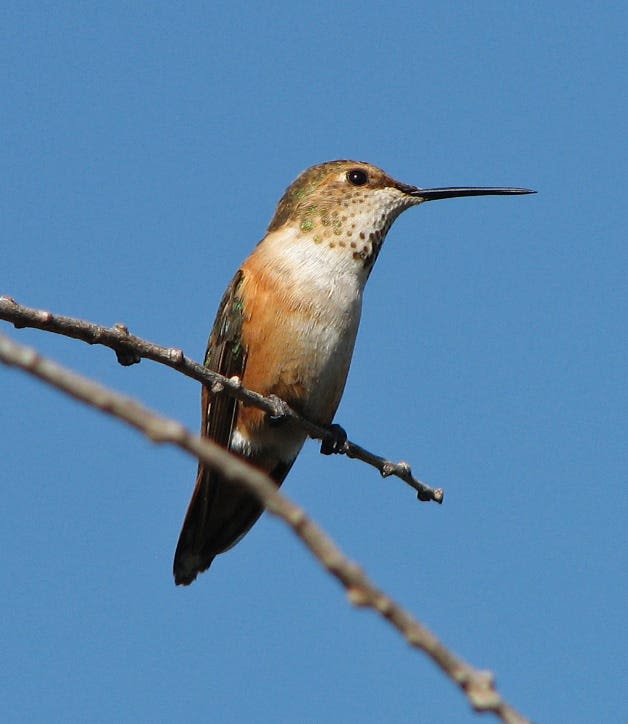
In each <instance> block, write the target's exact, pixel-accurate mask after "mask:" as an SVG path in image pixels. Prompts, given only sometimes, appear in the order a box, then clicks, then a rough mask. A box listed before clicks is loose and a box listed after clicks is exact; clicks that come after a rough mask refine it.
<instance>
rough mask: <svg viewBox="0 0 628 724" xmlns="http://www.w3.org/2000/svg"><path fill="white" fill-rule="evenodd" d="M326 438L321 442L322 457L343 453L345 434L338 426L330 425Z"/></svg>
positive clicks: (345, 440)
mask: <svg viewBox="0 0 628 724" xmlns="http://www.w3.org/2000/svg"><path fill="white" fill-rule="evenodd" d="M328 430H329V434H328V436H327V437H326V438H325V439H324V440H323V441H322V442H321V453H322V454H323V455H336V454H340V453H343V452H344V446H345V443H346V442H347V433H346V432H345V429H344V428H343V427H340V425H336V424H333V425H330V426H329V428H328Z"/></svg>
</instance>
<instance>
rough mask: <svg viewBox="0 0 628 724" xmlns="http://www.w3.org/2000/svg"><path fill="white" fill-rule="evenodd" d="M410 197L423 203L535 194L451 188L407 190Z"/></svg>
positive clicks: (491, 188) (490, 188)
mask: <svg viewBox="0 0 628 724" xmlns="http://www.w3.org/2000/svg"><path fill="white" fill-rule="evenodd" d="M407 193H409V194H410V196H420V197H421V198H422V199H425V201H434V200H435V199H452V198H455V197H456V196H508V195H511V194H535V193H536V191H533V190H532V189H517V188H510V187H508V186H451V187H447V188H441V189H419V188H413V189H411V190H408V192H407Z"/></svg>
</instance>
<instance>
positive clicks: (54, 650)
mask: <svg viewBox="0 0 628 724" xmlns="http://www.w3.org/2000/svg"><path fill="white" fill-rule="evenodd" d="M626 16H627V13H626V10H625V6H623V5H622V4H621V3H602V4H599V5H591V4H590V3H579V2H575V3H574V2H558V3H551V4H549V5H548V4H547V3H523V4H522V3H503V2H482V3H475V4H471V3H447V2H444V3H431V2H430V3H424V2H413V3H395V2H392V3H382V4H379V3H370V4H367V5H366V7H365V4H364V3H352V2H349V3H330V2H327V1H326V0H324V1H323V2H320V3H318V4H315V5H311V4H308V5H306V4H302V5H301V4H299V3H281V2H279V3H275V5H274V6H270V5H268V4H266V3H265V4H261V3H260V4H257V3H241V4H235V3H224V4H222V3H177V4H174V3H172V4H170V3H102V4H100V5H99V6H97V5H95V4H92V3H44V2H37V3H21V2H20V3H5V4H4V5H3V7H2V10H0V33H1V34H2V38H1V43H0V47H1V49H2V50H1V53H2V58H1V59H0V60H1V62H2V67H3V73H2V75H3V80H2V89H1V101H0V102H1V104H2V121H1V133H2V152H1V153H2V159H1V166H2V173H1V174H0V179H1V184H2V208H1V209H0V212H1V218H2V232H1V234H2V237H1V247H2V248H1V256H0V293H5V294H11V295H13V296H14V297H15V298H16V299H17V300H18V301H20V302H22V303H24V304H28V305H32V306H38V307H44V308H49V309H51V310H53V311H55V312H58V313H61V314H68V315H74V316H79V317H84V318H86V319H90V320H93V321H96V322H100V323H102V324H106V325H109V324H113V323H114V322H119V321H123V322H126V323H127V324H128V325H129V327H130V329H131V330H132V331H133V332H134V333H136V334H138V335H141V336H144V337H147V338H149V339H152V340H155V341H158V342H160V343H162V344H165V345H172V346H178V347H182V348H183V349H184V350H185V351H186V353H188V354H190V355H191V356H193V357H196V358H197V359H200V358H201V356H202V354H203V351H204V347H205V341H206V337H207V334H208V331H209V329H210V326H211V323H212V321H213V316H214V312H215V309H216V307H217V305H218V301H219V299H220V296H221V294H222V292H223V290H224V288H225V286H226V284H227V282H228V280H229V279H230V278H231V275H232V273H233V272H234V270H235V269H236V268H237V266H238V264H239V263H240V262H241V260H242V259H243V258H244V257H245V256H246V255H247V253H248V252H249V250H250V249H251V248H252V246H253V245H254V243H255V242H256V241H257V240H258V239H260V238H261V236H262V235H263V234H264V231H265V228H266V225H267V224H268V222H269V220H270V218H271V216H272V214H273V210H274V206H275V204H276V202H277V200H278V199H279V197H280V195H281V193H282V192H283V190H284V188H285V187H286V186H287V185H288V184H289V183H290V182H291V181H292V180H293V179H294V177H295V176H296V175H297V174H298V173H299V172H300V171H301V170H302V169H303V168H305V167H307V166H309V165H311V164H313V163H317V162H321V161H324V160H329V159H334V158H357V159H363V160H368V161H370V162H372V163H375V164H377V165H379V166H381V167H383V168H384V169H385V170H386V171H388V172H389V173H390V174H392V175H393V176H395V177H397V178H399V179H401V180H403V181H405V182H408V183H413V184H418V185H423V186H429V185H432V186H436V185H450V184H480V185H501V184H503V185H521V186H530V187H533V188H537V189H538V190H539V194H538V195H537V196H533V197H524V198H513V199H505V198H486V199H466V200H462V199H461V200H452V201H443V202H438V203H434V204H428V205H426V206H424V207H422V208H420V209H414V210H411V211H409V212H408V213H407V214H405V215H404V216H403V217H402V218H401V219H400V220H399V221H398V222H397V223H396V224H395V226H394V228H393V229H392V231H391V233H390V234H389V237H388V240H387V242H386V246H385V249H384V251H383V253H382V255H381V256H380V260H379V261H378V264H377V266H376V268H375V271H374V273H373V276H372V279H371V281H370V283H369V287H368V289H367V293H366V298H365V310H364V316H363V322H362V327H361V331H360V335H359V339H358V344H357V349H356V353H355V358H354V363H353V367H352V370H351V374H350V378H349V383H348V387H347V390H346V394H345V396H344V400H343V403H342V406H341V408H340V410H339V414H338V421H339V422H341V423H342V424H343V425H344V426H345V427H346V428H347V430H348V431H349V433H350V436H351V438H352V439H354V440H355V441H357V442H359V443H361V444H363V445H365V446H367V447H369V448H371V449H373V450H375V451H378V452H381V453H383V454H386V455H389V456H391V457H393V458H395V459H407V460H409V461H410V462H411V463H412V464H413V467H414V470H415V472H416V474H417V475H419V476H421V477H422V478H424V479H425V480H427V481H429V482H430V483H432V484H433V485H438V486H442V487H444V488H445V489H446V499H445V504H444V505H443V506H442V507H438V506H436V505H433V504H419V503H417V502H416V500H415V498H414V495H413V493H412V491H411V490H410V489H408V488H406V487H405V486H404V485H403V484H402V483H401V482H400V481H397V480H396V479H389V480H382V479H380V478H379V476H378V475H377V473H376V472H375V471H373V470H371V469H369V468H367V467H365V466H364V465H361V464H359V463H356V462H351V461H348V460H345V459H343V458H334V459H330V458H323V457H322V456H320V455H319V454H318V445H317V444H314V443H308V445H307V446H306V449H305V450H304V452H303V454H302V456H301V457H300V459H299V461H298V463H297V465H296V466H295V468H294V470H293V472H292V474H291V476H290V477H289V479H288V481H287V483H286V485H285V492H286V494H288V495H289V496H291V497H292V498H294V499H295V500H297V501H298V502H299V503H300V504H302V505H303V506H305V508H306V509H307V510H308V511H309V512H310V513H311V514H312V515H313V516H314V517H315V519H316V520H318V521H319V522H320V523H321V524H322V525H323V526H324V528H325V529H326V530H328V531H329V532H330V533H331V534H332V535H333V536H334V537H335V539H336V540H337V541H338V542H339V543H340V545H341V546H342V547H343V549H344V550H345V551H346V552H347V553H348V554H349V555H350V556H351V557H352V558H353V559H356V560H358V561H359V562H360V563H361V564H362V565H363V566H364V568H365V570H366V571H367V573H368V574H369V575H371V576H372V577H373V578H374V579H375V580H376V581H377V582H378V583H379V584H380V585H381V586H382V587H383V588H385V589H386V590H387V591H389V592H390V593H391V594H392V595H393V596H394V597H395V598H397V599H398V600H399V601H400V602H402V604H403V605H404V606H406V607H407V608H408V609H410V610H411V611H413V612H414V613H415V614H416V615H417V616H419V617H420V618H421V619H422V620H423V621H424V622H426V623H427V624H428V625H429V626H430V627H431V628H432V629H433V630H434V631H436V632H437V633H438V635H439V636H440V637H441V638H442V639H443V640H444V642H445V643H447V644H448V645H449V646H451V647H452V648H453V649H454V650H455V651H456V652H458V653H459V654H460V655H462V656H463V657H464V658H466V659H467V660H469V661H470V662H472V663H473V664H474V665H476V666H479V667H483V668H484V667H485V668H490V669H492V670H494V671H495V672H496V674H497V680H498V684H499V688H500V691H502V692H503V694H504V695H505V696H506V697H507V699H508V700H509V701H511V702H512V703H513V704H514V705H515V706H516V707H517V708H519V709H520V710H521V711H523V712H525V713H526V714H527V715H528V716H530V717H533V718H535V719H536V720H537V721H539V722H541V721H543V722H550V721H551V722H559V721H560V722H587V723H588V722H592V721H600V722H602V721H604V722H615V721H619V720H620V719H621V718H622V717H623V716H626V709H625V704H626V695H625V684H626V647H627V643H628V642H627V640H626V610H625V602H626V592H627V585H626V576H625V570H626V537H625V527H626V512H627V511H626V507H627V506H626V493H625V490H626V469H627V462H628V461H627V460H626V454H625V453H626V449H625V431H626V403H627V399H626V397H627V395H626V379H625V377H626V375H625V362H626V355H625V352H626V346H625V345H626V311H627V310H626V296H627V292H626V263H627V261H628V260H627V258H626V232H625V194H626V188H627V178H626V144H625V132H626V126H625V124H626V117H625V111H626V106H625V90H626V85H625V67H626V66H625V62H626V61H625V47H622V46H623V45H624V41H625V32H626V20H627V17H626ZM0 326H1V328H2V330H3V331H5V332H7V331H8V332H9V333H11V334H12V335H13V336H14V337H15V338H16V339H18V340H20V341H22V342H27V343H30V344H35V345H36V346H37V347H38V348H39V349H40V350H41V351H43V352H44V353H46V354H48V355H50V356H51V357H52V358H54V359H56V360H58V361H61V362H63V363H65V364H67V365H69V366H71V367H73V368H75V369H78V370H81V371H83V372H85V373H87V374H89V375H92V376H93V377H94V378H96V379H97V380H100V381H102V382H105V383H107V384H109V385H111V386H113V387H114V388H116V389H119V390H123V391H126V392H128V393H131V394H133V395H135V396H136V397H138V398H139V399H141V400H142V401H144V402H145V403H147V404H149V405H150V406H152V407H154V408H156V409H157V410H159V411H161V412H164V413H167V414H169V415H172V416H173V417H175V418H177V419H179V420H181V421H183V422H184V423H186V424H187V425H188V426H190V427H191V428H193V429H197V427H198V417H199V401H198V397H199V389H198V385H197V384H196V383H194V382H193V381H191V380H189V379H186V378H184V377H182V376H180V375H177V374H175V373H173V372H172V371H170V370H168V369H166V368H163V367H161V366H159V365H155V364H152V363H150V362H146V361H144V362H142V364H140V365H137V366H135V367H132V368H128V369H126V368H122V367H120V366H118V365H117V363H116V361H115V357H114V355H113V353H112V352H110V351H108V350H106V349H104V348H99V347H94V348H90V347H88V346H87V345H84V344H82V343H79V342H75V341H73V340H69V339H66V338H61V337H55V336H53V335H47V334H45V333H43V332H37V331H33V330H22V331H17V330H14V329H13V328H12V327H10V326H9V325H7V324H4V323H3V324H2V325H0ZM0 389H1V401H2V404H1V407H0V427H1V430H2V434H1V436H0V459H1V468H0V470H1V472H0V475H1V478H2V496H1V497H2V503H1V507H2V523H1V524H0V550H1V551H2V553H1V556H2V565H1V566H0V590H1V591H2V595H1V597H0V650H1V651H2V655H1V656H2V665H1V667H0V668H1V669H2V672H1V673H0V701H1V702H2V704H1V707H2V710H3V713H2V718H3V720H4V721H7V722H25V721H46V722H54V721H64V722H73V721H90V722H111V721H123V722H126V721H129V722H135V721H155V722H161V721H163V722H170V721H188V722H203V721H215V722H219V721H220V722H244V721H256V722H257V721H263V722H266V721H268V722H297V721H299V722H321V721H325V722H351V721H355V722H383V721H394V722H425V723H428V724H429V723H432V722H445V723H447V722H452V723H454V722H455V723H456V724H458V723H461V722H474V721H477V717H476V716H475V715H474V714H473V713H471V711H470V710H469V708H468V706H467V703H466V701H465V699H464V698H463V697H462V696H461V694H460V693H459V692H458V691H457V690H456V689H455V688H454V687H453V686H452V685H451V683H449V682H448V681H447V680H445V679H444V678H443V676H442V675H441V673H440V672H438V671H437V670H435V668H434V666H433V665H432V664H431V663H430V662H429V661H428V660H427V659H425V658H424V657H423V656H421V655H420V654H418V653H416V652H414V651H412V650H411V649H410V648H409V647H408V646H407V645H406V644H405V643H404V642H403V641H402V640H401V639H400V637H399V636H398V635H397V634H396V633H395V632H394V631H393V630H391V629H390V628H389V627H388V626H387V625H385V623H383V622H382V621H381V620H379V619H378V618H377V617H375V616H374V615H373V614H372V613H366V612H362V611H355V610H353V609H351V608H350V607H349V606H348V605H347V601H346V598H345V596H344V595H343V592H342V591H341V590H340V588H339V587H338V585H337V584H336V583H335V582H334V581H333V580H330V578H329V577H328V576H327V575H326V574H325V573H324V572H322V570H321V569H320V567H319V566H318V565H317V564H316V563H315V562H314V561H313V559H312V558H311V557H310V556H309V555H308V554H307V552H306V551H305V549H304V548H303V546H302V545H301V544H300V543H299V542H298V541H297V540H296V539H295V538H294V537H293V536H292V534H291V533H290V532H289V531H288V530H287V529H286V528H284V527H283V526H282V525H281V524H280V523H278V522H277V521H275V520H273V519H270V518H269V517H266V516H265V517H264V519H263V520H262V521H261V522H260V523H259V524H258V525H257V526H256V527H255V529H254V530H253V531H252V532H251V534H250V535H249V536H248V537H247V538H246V539H245V540H244V541H243V542H242V544H241V545H239V546H238V547H237V548H236V549H234V550H233V551H232V552H230V553H229V554H228V555H226V556H224V557H222V558H220V559H218V560H217V561H216V563H215V564H214V567H213V568H212V570H211V571H210V572H209V573H207V574H205V575H203V576H202V577H201V578H200V579H199V580H198V581H197V582H196V583H195V584H194V585H193V586H191V587H190V588H188V589H181V588H175V586H174V585H173V582H172V579H171V573H170V570H171V559H172V553H173V549H174V545H175V542H176V539H177V535H178V532H179V526H180V523H181V521H182V518H183V515H184V511H185V508H186V505H187V501H188V497H189V494H190V491H191V489H192V485H193V480H194V472H195V462H194V461H193V460H192V459H190V458H188V457H186V456H184V455H183V454H182V453H180V452H178V451H176V450H172V449H161V448H160V449H157V448H155V447H154V446H152V445H151V444H150V443H148V442H146V441H145V440H144V439H142V438H141V437H140V436H139V435H138V434H136V433H135V432H130V431H129V430H128V429H126V428H125V427H123V426H122V425H120V424H119V423H117V422H115V421H113V420H111V419H109V418H106V417H103V416H102V415H100V414H98V413H97V412H94V411H91V410H88V409H86V408H84V407H82V406H81V405H79V404H77V403H74V402H72V401H70V400H68V399H66V398H65V397H63V396H61V395H60V394H58V393H56V392H54V391H52V390H49V389H47V388H46V387H44V386H43V385H41V384H40V383H38V382H36V381H34V380H31V379H29V378H27V377H26V376H24V375H23V374H21V373H19V372H17V371H13V370H8V369H4V368H3V369H0Z"/></svg>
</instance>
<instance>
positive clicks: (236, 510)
mask: <svg viewBox="0 0 628 724" xmlns="http://www.w3.org/2000/svg"><path fill="white" fill-rule="evenodd" d="M243 278H244V272H243V271H242V270H240V271H238V273H237V274H236V275H235V277H234V278H233V280H232V282H231V284H230V285H229V287H228V289H227V291H226V292H225V294H224V296H223V298H222V301H221V303H220V307H219V309H218V314H217V316H216V321H215V322H214V327H213V330H212V333H211V335H210V337H209V342H208V344H207V352H206V355H205V365H206V366H207V367H208V368H209V369H211V370H214V371H216V372H219V373H220V374H222V375H224V376H225V377H233V376H234V375H236V376H238V377H239V378H240V379H242V377H243V376H244V371H245V368H246V361H247V353H248V349H247V347H246V344H245V343H244V341H243V338H242V327H243V322H244V316H243V304H242V299H241V296H240V288H241V285H242V281H243ZM201 406H202V412H201V418H202V422H201V434H202V435H203V436H205V437H208V438H209V439H211V440H214V441H215V442H217V443H218V444H219V445H222V446H223V447H225V448H227V449H230V448H231V446H232V445H233V442H234V438H233V432H234V430H235V429H236V426H237V424H238V415H239V412H240V410H241V405H240V403H238V401H237V400H236V399H235V398H233V397H230V396H229V395H225V394H212V392H211V390H210V389H208V388H207V387H203V392H202V398H201ZM249 409H250V408H249ZM248 457H251V456H250V455H248ZM252 462H256V461H255V460H254V459H252ZM278 463H279V461H278ZM290 467H291V463H290V464H281V463H279V464H277V466H276V467H275V468H274V469H272V470H269V473H270V475H271V476H272V477H273V478H274V479H275V480H276V481H277V483H278V484H279V483H281V481H282V480H283V479H284V477H285V476H286V475H287V473H288V470H289V469H290ZM262 512H263V506H262V505H260V503H259V501H258V500H257V498H255V496H252V495H250V494H249V493H247V492H246V491H245V490H243V489H241V488H239V487H237V486H235V485H233V483H231V482H229V481H227V480H224V479H223V478H222V477H221V476H220V475H219V474H218V473H216V472H213V471H212V470H210V469H209V468H207V467H206V466H205V465H203V463H200V464H199V466H198V474H197V478H196V486H195V488H194V492H193V494H192V499H191V500H190V505H189V507H188V511H187V514H186V516H185V521H184V523H183V528H182V530H181V534H180V536H179V542H178V544H177V549H176V552H175V556H174V565H173V572H174V578H175V583H177V584H184V585H187V584H189V583H191V582H192V581H193V580H194V579H195V578H196V576H197V575H198V574H199V573H202V572H203V571H204V570H206V569H207V568H209V566H210V565H211V562H212V560H213V559H214V557H215V556H216V555H217V554H218V553H222V552H223V551H225V550H227V549H228V548H231V546H233V545H234V544H235V543H237V542H238V541H239V540H240V538H241V537H242V536H243V535H244V534H245V533H246V532H247V531H248V530H249V529H250V528H251V526H252V525H253V524H254V523H255V521H256V520H257V519H258V518H259V516H260V515H261V514H262Z"/></svg>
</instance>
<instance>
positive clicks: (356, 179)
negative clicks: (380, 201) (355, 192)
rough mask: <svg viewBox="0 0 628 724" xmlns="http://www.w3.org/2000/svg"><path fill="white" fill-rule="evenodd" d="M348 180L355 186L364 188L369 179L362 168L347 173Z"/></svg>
mask: <svg viewBox="0 0 628 724" xmlns="http://www.w3.org/2000/svg"><path fill="white" fill-rule="evenodd" d="M347 180H348V181H349V183H350V184H353V185H354V186H364V184H365V183H367V181H368V180H369V177H368V174H367V173H366V171H363V170H362V169H361V168H352V169H351V171H347Z"/></svg>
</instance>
